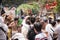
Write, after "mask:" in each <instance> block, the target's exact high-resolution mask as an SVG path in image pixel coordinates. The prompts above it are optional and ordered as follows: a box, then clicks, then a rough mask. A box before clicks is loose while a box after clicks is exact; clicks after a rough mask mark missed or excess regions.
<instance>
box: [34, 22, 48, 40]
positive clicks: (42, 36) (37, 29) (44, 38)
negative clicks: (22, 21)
mask: <svg viewBox="0 0 60 40" xmlns="http://www.w3.org/2000/svg"><path fill="white" fill-rule="evenodd" d="M34 28H35V32H37V35H36V36H35V40H48V38H47V36H46V34H45V33H43V32H42V31H41V30H42V25H41V24H40V23H36V24H34Z"/></svg>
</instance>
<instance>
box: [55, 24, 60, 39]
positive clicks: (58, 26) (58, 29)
mask: <svg viewBox="0 0 60 40" xmlns="http://www.w3.org/2000/svg"><path fill="white" fill-rule="evenodd" d="M55 32H57V33H58V39H57V40H60V24H57V25H56V29H55Z"/></svg>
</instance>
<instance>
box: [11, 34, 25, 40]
mask: <svg viewBox="0 0 60 40" xmlns="http://www.w3.org/2000/svg"><path fill="white" fill-rule="evenodd" d="M12 39H18V40H25V38H24V35H23V34H21V33H16V34H15V35H13V36H12Z"/></svg>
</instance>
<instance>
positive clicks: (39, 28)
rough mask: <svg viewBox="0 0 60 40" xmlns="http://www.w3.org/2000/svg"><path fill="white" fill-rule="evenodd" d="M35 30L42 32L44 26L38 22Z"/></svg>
mask: <svg viewBox="0 0 60 40" xmlns="http://www.w3.org/2000/svg"><path fill="white" fill-rule="evenodd" d="M34 28H35V29H36V30H37V31H38V32H41V29H42V24H41V23H40V22H37V23H35V24H34Z"/></svg>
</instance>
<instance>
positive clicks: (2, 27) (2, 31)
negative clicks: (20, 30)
mask: <svg viewBox="0 0 60 40" xmlns="http://www.w3.org/2000/svg"><path fill="white" fill-rule="evenodd" d="M7 32H8V26H7V25H6V24H5V23H4V19H3V18H2V17H0V40H7Z"/></svg>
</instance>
